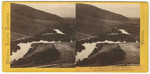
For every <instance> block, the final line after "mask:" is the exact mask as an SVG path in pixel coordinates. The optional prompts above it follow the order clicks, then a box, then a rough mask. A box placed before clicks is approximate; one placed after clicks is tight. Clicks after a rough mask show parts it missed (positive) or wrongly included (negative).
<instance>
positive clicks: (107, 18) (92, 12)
mask: <svg viewBox="0 0 150 74" xmlns="http://www.w3.org/2000/svg"><path fill="white" fill-rule="evenodd" d="M76 19H77V21H76V23H77V24H76V30H78V31H80V32H83V33H86V34H89V35H93V36H102V35H104V34H106V33H107V32H109V31H111V30H112V29H114V27H117V26H122V25H123V24H125V23H126V21H128V20H129V19H128V18H126V17H124V16H122V15H120V14H116V13H113V12H109V11H106V10H103V9H100V8H97V7H95V6H92V5H89V4H76Z"/></svg>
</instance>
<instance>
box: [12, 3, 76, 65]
mask: <svg viewBox="0 0 150 74" xmlns="http://www.w3.org/2000/svg"><path fill="white" fill-rule="evenodd" d="M75 16H76V15H75V4H74V3H67V4H65V3H11V50H10V63H11V66H10V67H11V68H24V67H29V68H30V67H35V68H38V67H39V68H46V67H57V68H64V67H65V68H67V67H69V68H70V67H75V36H74V35H75V31H74V25H75V18H76V17H75Z"/></svg>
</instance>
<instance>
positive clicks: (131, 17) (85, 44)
mask: <svg viewBox="0 0 150 74" xmlns="http://www.w3.org/2000/svg"><path fill="white" fill-rule="evenodd" d="M75 38H76V54H75V55H76V61H75V63H76V66H79V67H95V66H140V4H121V3H120V4H117V3H114V4H113V3H111V4H109V3H107V4H106V3H104V4H103V3H101V4H99V3H86V4H85V3H77V4H76V25H75Z"/></svg>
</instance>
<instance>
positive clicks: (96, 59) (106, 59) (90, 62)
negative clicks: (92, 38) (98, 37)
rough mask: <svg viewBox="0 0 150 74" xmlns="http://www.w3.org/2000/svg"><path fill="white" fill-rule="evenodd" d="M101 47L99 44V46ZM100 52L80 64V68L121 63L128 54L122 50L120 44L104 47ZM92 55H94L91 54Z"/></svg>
mask: <svg viewBox="0 0 150 74" xmlns="http://www.w3.org/2000/svg"><path fill="white" fill-rule="evenodd" d="M97 45H99V44H97ZM98 50H99V51H98V52H96V53H95V52H94V53H95V54H93V55H91V56H89V57H88V58H86V59H84V60H82V61H80V62H78V64H77V65H78V66H107V65H113V64H115V63H118V62H121V61H122V60H123V59H124V58H125V55H126V53H125V52H124V51H123V50H122V49H121V48H120V46H119V45H118V44H106V45H103V47H102V48H101V49H98ZM91 54H92V53H91Z"/></svg>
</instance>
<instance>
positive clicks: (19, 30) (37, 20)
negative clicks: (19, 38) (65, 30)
mask: <svg viewBox="0 0 150 74" xmlns="http://www.w3.org/2000/svg"><path fill="white" fill-rule="evenodd" d="M63 20H64V19H63V18H61V17H59V16H57V15H54V14H51V13H47V12H43V11H40V10H37V9H34V8H32V7H29V6H26V5H20V4H14V3H12V4H11V32H14V33H15V34H22V35H26V36H33V35H34V34H36V33H39V32H41V31H42V29H43V28H44V27H47V26H54V25H57V24H60V23H61V21H63ZM11 34H12V33H11ZM14 38H15V39H16V37H14Z"/></svg>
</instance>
